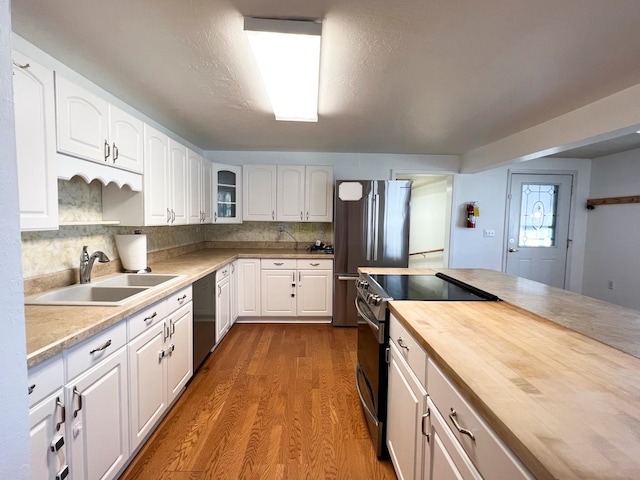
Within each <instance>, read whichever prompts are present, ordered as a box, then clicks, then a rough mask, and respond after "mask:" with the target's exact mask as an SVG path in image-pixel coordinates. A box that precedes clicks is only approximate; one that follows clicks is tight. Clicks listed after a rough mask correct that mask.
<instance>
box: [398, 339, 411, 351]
mask: <svg viewBox="0 0 640 480" xmlns="http://www.w3.org/2000/svg"><path fill="white" fill-rule="evenodd" d="M398 345H400V348H404V349H406V350H407V352H408V351H409V345H405V344H404V340H402V337H398Z"/></svg>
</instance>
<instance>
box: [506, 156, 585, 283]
mask: <svg viewBox="0 0 640 480" xmlns="http://www.w3.org/2000/svg"><path fill="white" fill-rule="evenodd" d="M507 175H508V178H507V191H506V195H505V214H504V229H503V230H504V237H503V240H502V271H503V272H505V273H506V271H507V255H508V251H507V250H508V248H509V231H508V230H509V207H510V202H511V199H510V198H509V194H510V192H511V186H512V177H513V175H570V176H571V177H572V182H571V183H572V188H571V192H570V199H569V202H570V203H569V225H568V232H567V260H566V262H565V269H564V289H565V290H568V289H569V288H570V285H569V280H570V278H571V263H572V261H571V260H572V257H573V227H574V220H575V208H576V205H575V203H576V202H575V199H576V190H577V188H576V187H577V179H578V172H577V171H576V170H541V169H522V170H520V169H518V170H512V169H509V170H507Z"/></svg>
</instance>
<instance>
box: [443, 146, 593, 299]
mask: <svg viewBox="0 0 640 480" xmlns="http://www.w3.org/2000/svg"><path fill="white" fill-rule="evenodd" d="M540 170H545V171H556V172H558V173H560V172H563V173H564V172H576V179H575V181H576V183H575V185H574V205H573V210H572V213H571V215H572V220H571V223H572V227H571V230H570V238H572V240H573V242H572V243H571V247H570V249H569V253H568V255H569V259H568V264H569V265H568V276H567V287H566V288H567V289H568V290H572V291H574V292H578V293H579V292H580V291H581V289H582V276H583V275H582V273H583V265H584V264H583V261H584V245H585V233H586V221H587V214H586V212H587V210H586V209H585V208H584V205H585V202H586V200H587V196H588V192H589V182H590V175H591V162H590V160H584V159H560V158H541V159H537V160H531V161H528V162H523V163H518V164H514V165H510V166H501V167H496V168H494V169H491V170H486V171H483V172H479V173H474V174H459V175H456V176H455V178H454V184H453V214H452V219H451V245H450V246H451V251H450V257H449V266H450V267H451V268H488V269H492V270H500V271H502V270H503V266H504V260H505V247H504V245H505V244H506V243H505V238H504V237H505V229H506V206H507V183H508V176H509V171H511V172H525V173H526V172H528V171H540ZM474 201H475V202H478V206H479V207H480V216H479V218H478V219H477V222H476V228H475V229H471V228H466V227H465V219H466V215H465V212H464V205H465V204H466V203H467V202H474ZM484 229H490V230H495V231H496V236H495V237H493V238H488V237H484V236H483V230H484Z"/></svg>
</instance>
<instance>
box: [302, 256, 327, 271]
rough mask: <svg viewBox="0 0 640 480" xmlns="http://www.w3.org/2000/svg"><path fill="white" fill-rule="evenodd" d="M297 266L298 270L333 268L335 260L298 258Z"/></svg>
mask: <svg viewBox="0 0 640 480" xmlns="http://www.w3.org/2000/svg"><path fill="white" fill-rule="evenodd" d="M296 268H297V269H298V270H333V260H329V259H327V258H325V259H322V260H320V259H315V258H305V259H298V261H297V262H296Z"/></svg>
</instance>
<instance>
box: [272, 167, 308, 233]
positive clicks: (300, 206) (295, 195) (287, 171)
mask: <svg viewBox="0 0 640 480" xmlns="http://www.w3.org/2000/svg"><path fill="white" fill-rule="evenodd" d="M277 173H278V181H277V195H276V198H277V200H276V212H277V213H276V220H278V221H280V222H302V221H304V166H300V165H278V167H277Z"/></svg>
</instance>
